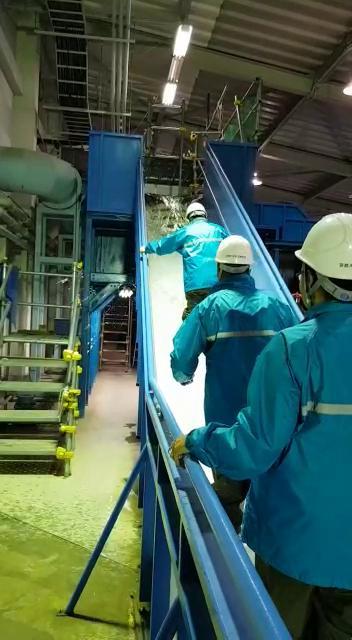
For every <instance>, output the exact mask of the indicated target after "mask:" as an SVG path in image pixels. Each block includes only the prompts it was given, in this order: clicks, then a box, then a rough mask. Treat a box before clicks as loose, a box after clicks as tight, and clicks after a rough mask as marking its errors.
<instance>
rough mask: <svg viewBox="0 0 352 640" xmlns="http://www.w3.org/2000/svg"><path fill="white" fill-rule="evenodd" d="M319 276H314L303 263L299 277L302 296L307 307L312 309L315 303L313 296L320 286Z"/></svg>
mask: <svg viewBox="0 0 352 640" xmlns="http://www.w3.org/2000/svg"><path fill="white" fill-rule="evenodd" d="M320 286H321V285H320V282H319V279H318V276H317V274H316V277H315V278H314V276H313V273H312V272H311V271H310V270H308V269H307V266H306V265H305V264H304V263H303V267H302V271H301V274H300V278H299V292H300V294H301V296H302V302H303V304H304V306H305V308H306V309H310V307H311V306H312V304H313V301H312V296H313V295H314V294H315V293H316V292H317V291H318V289H319V287H320Z"/></svg>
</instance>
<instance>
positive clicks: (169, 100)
mask: <svg viewBox="0 0 352 640" xmlns="http://www.w3.org/2000/svg"><path fill="white" fill-rule="evenodd" d="M176 89H177V83H176V82H167V83H166V84H165V86H164V91H163V97H162V103H163V104H164V105H166V106H170V105H172V104H173V103H174V100H175V95H176Z"/></svg>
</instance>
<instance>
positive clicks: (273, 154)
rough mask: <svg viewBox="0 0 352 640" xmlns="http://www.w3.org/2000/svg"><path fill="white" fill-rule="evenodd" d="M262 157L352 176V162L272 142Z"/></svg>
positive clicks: (264, 150) (313, 169) (338, 174)
mask: <svg viewBox="0 0 352 640" xmlns="http://www.w3.org/2000/svg"><path fill="white" fill-rule="evenodd" d="M261 156H262V157H263V158H269V159H272V160H280V161H282V162H286V163H287V164H292V165H296V166H298V167H306V168H307V169H311V170H312V171H323V172H324V173H330V174H334V175H336V176H344V177H346V178H348V177H351V176H352V162H349V161H347V160H340V159H338V158H332V157H330V156H324V155H322V154H319V153H313V152H311V151H306V150H305V149H297V148H294V147H287V146H285V145H282V144H275V143H274V142H270V143H269V144H267V145H266V146H265V148H264V149H263V151H262V152H261Z"/></svg>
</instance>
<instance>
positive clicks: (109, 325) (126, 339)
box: [99, 298, 133, 371]
mask: <svg viewBox="0 0 352 640" xmlns="http://www.w3.org/2000/svg"><path fill="white" fill-rule="evenodd" d="M132 326H133V303H132V300H131V298H128V299H121V298H119V299H118V300H116V301H114V302H113V303H112V304H111V305H109V307H107V309H106V310H105V312H104V316H103V322H102V332H101V342H100V362H99V369H118V368H123V369H124V370H125V371H129V370H130V368H131V365H132V362H131V358H132V355H133V354H132V353H131V352H132Z"/></svg>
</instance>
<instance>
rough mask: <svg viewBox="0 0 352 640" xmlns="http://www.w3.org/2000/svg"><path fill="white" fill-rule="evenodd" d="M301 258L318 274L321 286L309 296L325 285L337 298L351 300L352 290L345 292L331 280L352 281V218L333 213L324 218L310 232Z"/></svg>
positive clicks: (314, 287)
mask: <svg viewBox="0 0 352 640" xmlns="http://www.w3.org/2000/svg"><path fill="white" fill-rule="evenodd" d="M295 254H296V256H297V258H298V259H299V260H301V262H303V263H304V264H305V265H307V266H308V267H311V269H313V270H314V271H315V272H316V273H317V283H316V284H315V285H314V286H312V287H307V288H308V294H312V293H314V291H316V289H317V286H321V287H322V288H323V289H325V291H328V293H330V294H331V295H332V296H333V297H334V298H336V299H337V300H341V301H351V300H352V291H348V290H345V289H343V288H341V287H339V286H337V285H336V284H335V283H333V282H331V280H330V278H333V279H335V278H336V279H338V280H351V281H352V215H351V214H349V213H332V214H330V215H327V216H324V218H322V219H321V220H319V222H317V224H315V225H314V227H312V229H311V230H310V231H309V233H308V235H307V237H306V239H305V241H304V243H303V246H302V248H301V249H299V250H298V251H296V252H295Z"/></svg>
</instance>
